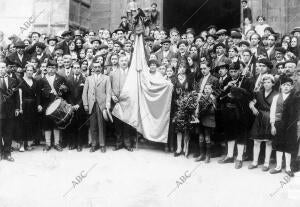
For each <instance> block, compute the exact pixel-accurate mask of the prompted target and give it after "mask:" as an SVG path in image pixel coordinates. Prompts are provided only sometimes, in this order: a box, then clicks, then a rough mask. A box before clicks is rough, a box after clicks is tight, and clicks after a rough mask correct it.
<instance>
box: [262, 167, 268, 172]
mask: <svg viewBox="0 0 300 207" xmlns="http://www.w3.org/2000/svg"><path fill="white" fill-rule="evenodd" d="M269 169H270V168H269V166H263V167H262V169H261V170H262V171H263V172H267V171H269Z"/></svg>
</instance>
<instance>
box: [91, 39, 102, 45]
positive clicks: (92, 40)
mask: <svg viewBox="0 0 300 207" xmlns="http://www.w3.org/2000/svg"><path fill="white" fill-rule="evenodd" d="M95 41H98V42H99V44H101V40H100V39H99V38H97V37H93V38H92V39H91V44H93V42H95Z"/></svg>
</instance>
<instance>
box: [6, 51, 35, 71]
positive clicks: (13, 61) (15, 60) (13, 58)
mask: <svg viewBox="0 0 300 207" xmlns="http://www.w3.org/2000/svg"><path fill="white" fill-rule="evenodd" d="M30 58H31V56H30V55H29V54H28V53H26V52H24V54H23V58H22V61H21V60H20V59H19V56H18V54H17V52H13V53H12V54H10V55H9V56H7V57H6V63H7V65H16V66H17V67H20V68H25V65H27V62H28V61H29V60H30Z"/></svg>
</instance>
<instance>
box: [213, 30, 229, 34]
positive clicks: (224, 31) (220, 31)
mask: <svg viewBox="0 0 300 207" xmlns="http://www.w3.org/2000/svg"><path fill="white" fill-rule="evenodd" d="M226 33H227V30H226V29H220V30H218V31H217V32H216V35H224V34H226Z"/></svg>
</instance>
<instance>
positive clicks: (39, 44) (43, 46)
mask: <svg viewBox="0 0 300 207" xmlns="http://www.w3.org/2000/svg"><path fill="white" fill-rule="evenodd" d="M34 47H35V48H36V47H39V48H41V49H42V50H44V49H45V48H46V45H45V44H44V43H42V42H37V43H35V44H34Z"/></svg>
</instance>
